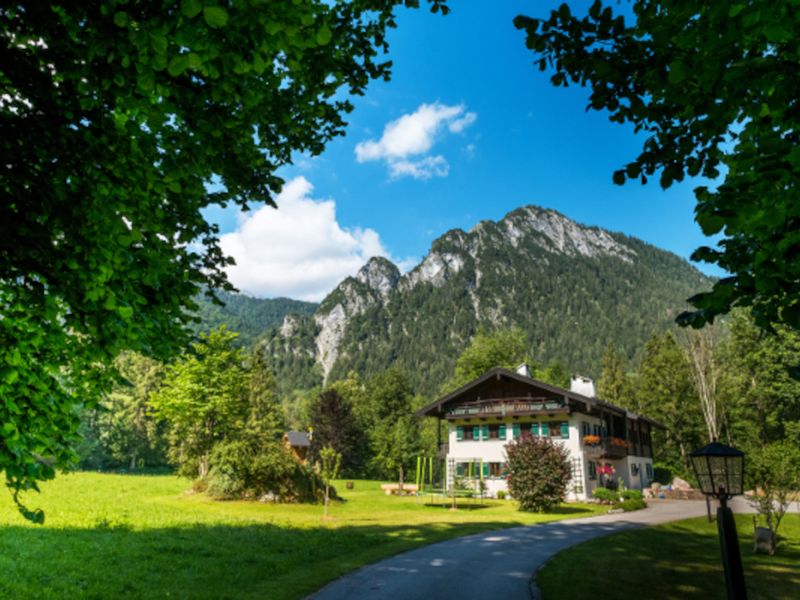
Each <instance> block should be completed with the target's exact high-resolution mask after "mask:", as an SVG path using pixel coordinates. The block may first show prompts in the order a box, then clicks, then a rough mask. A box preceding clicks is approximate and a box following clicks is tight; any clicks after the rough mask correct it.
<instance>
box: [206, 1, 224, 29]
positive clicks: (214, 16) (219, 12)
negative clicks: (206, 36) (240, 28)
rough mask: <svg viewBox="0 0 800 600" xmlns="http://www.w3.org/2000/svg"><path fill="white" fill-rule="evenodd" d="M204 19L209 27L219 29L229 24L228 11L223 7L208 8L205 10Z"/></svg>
mask: <svg viewBox="0 0 800 600" xmlns="http://www.w3.org/2000/svg"><path fill="white" fill-rule="evenodd" d="M203 18H204V19H205V20H206V23H207V24H208V26H209V27H211V28H212V29H219V28H220V27H225V25H226V24H227V23H228V11H226V10H225V9H224V8H222V7H221V6H206V7H205V8H204V9H203Z"/></svg>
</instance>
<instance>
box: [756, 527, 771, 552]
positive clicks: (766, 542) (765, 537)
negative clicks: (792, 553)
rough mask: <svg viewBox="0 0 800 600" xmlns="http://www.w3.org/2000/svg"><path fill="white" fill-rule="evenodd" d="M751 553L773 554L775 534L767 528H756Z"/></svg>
mask: <svg viewBox="0 0 800 600" xmlns="http://www.w3.org/2000/svg"><path fill="white" fill-rule="evenodd" d="M753 552H758V553H765V554H769V555H772V554H775V532H774V531H772V529H770V528H769V527H756V531H755V544H754V545H753Z"/></svg>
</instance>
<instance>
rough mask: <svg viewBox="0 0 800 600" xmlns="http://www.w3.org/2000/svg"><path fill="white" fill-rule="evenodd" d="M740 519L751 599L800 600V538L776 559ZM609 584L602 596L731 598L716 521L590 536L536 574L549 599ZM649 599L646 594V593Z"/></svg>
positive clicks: (587, 594) (583, 594) (578, 596)
mask: <svg viewBox="0 0 800 600" xmlns="http://www.w3.org/2000/svg"><path fill="white" fill-rule="evenodd" d="M749 533H750V535H748V530H747V528H746V527H743V526H742V524H741V523H740V530H739V541H740V549H741V553H742V560H743V563H744V568H745V580H746V583H747V588H748V597H749V598H750V599H751V600H756V599H764V600H766V599H770V600H794V599H796V598H797V597H798V596H797V590H798V589H800V569H798V567H800V539H798V537H793V538H792V539H791V540H789V539H786V540H784V542H783V544H782V545H781V547H780V549H779V552H778V553H777V554H776V555H774V556H771V557H770V556H766V555H761V554H760V555H755V554H753V553H752V529H750V531H749ZM576 580H585V581H610V582H614V585H612V586H608V587H607V588H604V589H603V598H604V599H608V600H614V599H620V600H623V599H624V600H629V599H630V597H631V591H632V590H640V591H643V592H644V593H645V595H646V597H648V598H659V599H662V598H663V599H667V600H669V599H690V600H691V599H696V600H701V599H702V600H715V599H719V600H723V599H724V598H726V592H725V582H724V578H723V571H722V563H721V557H720V546H719V539H718V537H717V531H716V524H706V523H704V524H702V525H698V522H697V521H694V522H689V523H686V524H681V523H676V524H671V525H668V526H663V527H657V528H646V529H638V530H633V531H626V532H623V533H618V534H615V535H610V536H607V537H603V538H599V539H594V540H591V541H589V542H587V543H585V544H581V545H579V546H575V547H573V548H570V549H568V550H566V551H564V552H563V553H561V554H559V555H557V556H556V557H555V558H553V559H552V560H551V561H550V562H548V563H547V565H546V566H545V568H544V569H543V570H542V571H541V572H540V573H539V575H538V576H537V584H538V586H539V587H540V588H541V590H542V592H543V596H544V597H550V598H570V599H574V600H582V599H586V600H589V599H592V600H596V597H597V594H596V590H594V591H593V590H591V589H589V590H585V589H579V588H576V587H575V586H574V585H572V583H571V582H574V581H576ZM643 597H644V596H643Z"/></svg>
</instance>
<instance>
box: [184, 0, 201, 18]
mask: <svg viewBox="0 0 800 600" xmlns="http://www.w3.org/2000/svg"><path fill="white" fill-rule="evenodd" d="M201 10H203V4H202V3H201V2H200V0H183V1H182V2H181V12H182V13H183V16H185V17H189V18H190V19H193V18H194V17H196V16H197V15H199V14H200V11H201Z"/></svg>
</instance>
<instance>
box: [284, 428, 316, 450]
mask: <svg viewBox="0 0 800 600" xmlns="http://www.w3.org/2000/svg"><path fill="white" fill-rule="evenodd" d="M284 435H285V436H286V441H287V442H289V445H290V446H293V447H295V448H304V447H308V446H310V445H311V440H309V439H308V434H307V433H306V432H305V431H287V432H286V433H285V434H284Z"/></svg>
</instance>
